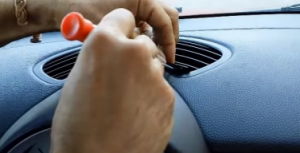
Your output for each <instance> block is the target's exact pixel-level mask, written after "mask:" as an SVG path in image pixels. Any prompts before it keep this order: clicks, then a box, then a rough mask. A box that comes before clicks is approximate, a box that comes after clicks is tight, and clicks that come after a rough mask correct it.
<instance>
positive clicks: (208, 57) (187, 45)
mask: <svg viewBox="0 0 300 153" xmlns="http://www.w3.org/2000/svg"><path fill="white" fill-rule="evenodd" d="M221 57H222V53H221V52H220V51H219V50H217V49H215V48H212V47H209V46H207V45H204V44H200V43H195V42H191V41H185V40H180V41H179V42H178V43H177V45H176V61H175V64H174V65H173V67H174V66H175V68H177V69H181V70H183V71H184V73H188V72H191V71H194V70H197V69H200V68H203V67H205V66H208V65H210V64H212V63H214V62H216V61H217V60H219V59H220V58H221Z"/></svg>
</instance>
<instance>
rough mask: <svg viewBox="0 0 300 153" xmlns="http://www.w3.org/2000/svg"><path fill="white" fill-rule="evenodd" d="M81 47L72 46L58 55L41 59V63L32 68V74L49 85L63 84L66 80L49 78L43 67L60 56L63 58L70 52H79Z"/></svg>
mask: <svg viewBox="0 0 300 153" xmlns="http://www.w3.org/2000/svg"><path fill="white" fill-rule="evenodd" d="M81 47H82V45H80V46H78V45H76V46H74V47H72V48H68V49H65V50H63V51H62V52H60V53H57V54H55V55H53V56H50V57H47V58H46V59H43V60H42V61H40V62H38V63H37V64H36V65H35V66H34V68H33V73H34V74H35V75H36V76H37V77H38V78H39V79H40V80H42V81H44V82H46V83H49V84H63V83H64V82H65V80H66V79H63V80H58V79H55V78H52V77H51V76H49V75H48V74H46V73H45V72H44V70H43V67H44V65H45V64H46V63H48V62H49V61H51V60H53V59H56V58H58V57H60V56H63V55H65V54H70V53H72V52H78V51H80V50H81Z"/></svg>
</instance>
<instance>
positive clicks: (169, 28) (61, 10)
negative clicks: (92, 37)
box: [53, 0, 179, 63]
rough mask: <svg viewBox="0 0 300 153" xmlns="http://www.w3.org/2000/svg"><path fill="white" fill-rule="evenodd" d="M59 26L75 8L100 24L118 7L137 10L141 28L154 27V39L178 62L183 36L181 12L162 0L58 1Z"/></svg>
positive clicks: (57, 16)
mask: <svg viewBox="0 0 300 153" xmlns="http://www.w3.org/2000/svg"><path fill="white" fill-rule="evenodd" d="M53 3H56V4H57V6H56V7H55V13H54V14H55V16H56V21H57V27H60V23H61V20H62V18H63V17H64V16H65V15H66V14H67V13H69V12H71V11H77V12H80V13H81V14H83V16H84V17H85V18H87V19H89V20H91V21H92V22H93V23H94V24H97V23H99V21H100V20H101V19H102V18H103V16H104V15H106V14H107V13H109V12H111V11H112V10H114V9H117V8H125V9H127V10H129V11H131V13H133V15H134V17H135V20H136V21H137V22H136V23H138V24H137V25H136V26H137V27H147V26H145V24H149V25H150V26H151V27H153V33H154V39H153V40H154V41H155V42H156V43H157V44H159V45H160V46H161V47H162V50H163V52H164V53H165V55H166V58H167V61H168V62H170V63H173V62H174V61H175V44H176V42H177V41H178V37H179V26H178V12H177V10H176V9H175V8H172V7H170V6H168V5H167V4H165V3H164V2H162V1H161V0H54V1H53Z"/></svg>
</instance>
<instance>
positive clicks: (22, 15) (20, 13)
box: [15, 0, 28, 26]
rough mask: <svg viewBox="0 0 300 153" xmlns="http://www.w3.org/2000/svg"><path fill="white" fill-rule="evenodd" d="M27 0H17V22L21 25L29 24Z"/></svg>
mask: <svg viewBox="0 0 300 153" xmlns="http://www.w3.org/2000/svg"><path fill="white" fill-rule="evenodd" d="M25 7H26V0H15V14H16V18H17V23H18V25H20V26H25V25H27V24H28V21H27V11H26V9H25Z"/></svg>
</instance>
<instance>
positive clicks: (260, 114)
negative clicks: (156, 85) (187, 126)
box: [169, 30, 300, 152]
mask: <svg viewBox="0 0 300 153" xmlns="http://www.w3.org/2000/svg"><path fill="white" fill-rule="evenodd" d="M181 34H183V35H189V36H192V37H202V38H204V39H209V40H211V41H215V42H217V43H220V44H223V45H224V46H227V48H229V49H230V50H231V51H232V52H233V56H232V57H231V59H229V60H228V61H227V62H226V63H224V64H223V65H220V66H219V67H217V68H214V69H212V70H210V71H207V72H205V73H202V74H200V75H198V76H193V77H190V78H185V79H181V78H174V77H173V78H172V77H171V79H170V80H169V81H170V83H171V84H172V86H173V87H174V88H175V89H177V91H178V93H179V94H180V95H181V96H182V97H183V99H184V100H185V101H186V102H187V104H188V105H189V106H190V108H191V109H192V111H193V113H194V115H195V116H196V119H197V121H198V123H199V125H200V127H201V129H202V132H203V134H204V136H205V138H206V141H207V142H208V144H209V145H210V147H211V148H212V150H213V151H215V152H269V151H272V152H299V151H300V79H299V78H300V67H299V64H300V62H299V61H300V30H235V31H218V32H212V31H210V32H182V33H181Z"/></svg>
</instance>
